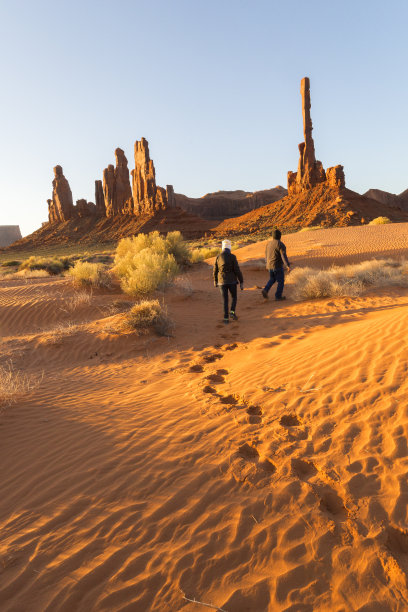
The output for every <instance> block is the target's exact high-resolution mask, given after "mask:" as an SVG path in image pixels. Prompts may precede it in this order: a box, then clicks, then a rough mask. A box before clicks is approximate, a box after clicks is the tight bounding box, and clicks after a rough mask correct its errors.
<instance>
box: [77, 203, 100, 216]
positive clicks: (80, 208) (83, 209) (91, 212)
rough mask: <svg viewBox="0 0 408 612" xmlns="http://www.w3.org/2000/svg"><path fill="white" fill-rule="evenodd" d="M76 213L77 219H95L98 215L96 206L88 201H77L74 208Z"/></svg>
mask: <svg viewBox="0 0 408 612" xmlns="http://www.w3.org/2000/svg"><path fill="white" fill-rule="evenodd" d="M74 212H75V216H76V217H80V218H82V217H94V216H95V215H96V212H97V211H96V206H95V204H94V203H93V202H87V201H86V200H84V199H82V200H77V201H76V205H75V206H74Z"/></svg>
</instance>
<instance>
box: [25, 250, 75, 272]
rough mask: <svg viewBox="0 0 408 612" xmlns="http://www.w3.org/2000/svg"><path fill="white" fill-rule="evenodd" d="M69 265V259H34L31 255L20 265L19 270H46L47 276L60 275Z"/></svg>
mask: <svg viewBox="0 0 408 612" xmlns="http://www.w3.org/2000/svg"><path fill="white" fill-rule="evenodd" d="M70 265H71V259H70V258H69V257H59V258H57V257H36V256H35V255H31V257H29V258H28V259H26V260H24V261H23V262H22V264H20V270H46V271H47V272H48V274H61V273H62V272H63V271H64V270H68V268H69V267H70Z"/></svg>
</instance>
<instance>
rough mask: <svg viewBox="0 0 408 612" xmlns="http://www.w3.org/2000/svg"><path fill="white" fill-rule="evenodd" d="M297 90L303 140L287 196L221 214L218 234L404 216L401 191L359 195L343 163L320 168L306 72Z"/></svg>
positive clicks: (407, 215)
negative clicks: (235, 214)
mask: <svg viewBox="0 0 408 612" xmlns="http://www.w3.org/2000/svg"><path fill="white" fill-rule="evenodd" d="M300 93H301V98H302V115H303V137H304V141H303V142H301V143H300V144H299V163H298V169H297V172H291V171H289V172H288V194H287V196H285V197H283V198H282V199H280V200H277V201H275V202H273V203H268V204H266V205H265V206H261V207H259V208H257V209H256V210H254V211H251V212H248V213H246V214H244V215H241V216H239V217H236V218H235V219H226V220H225V221H223V222H222V223H220V224H219V225H218V226H217V228H216V229H215V232H216V233H217V234H219V235H234V234H235V235H236V234H242V233H255V232H259V231H268V230H270V229H271V228H273V227H274V226H276V225H278V226H279V227H281V228H283V229H284V230H291V229H295V228H300V227H308V226H322V227H333V226H337V227H342V226H347V225H359V224H361V223H367V222H369V221H371V220H372V219H374V218H376V217H379V216H387V217H388V218H389V219H390V220H391V221H407V220H408V211H407V210H406V209H405V207H404V206H403V204H402V202H403V197H404V196H405V192H404V194H401V196H395V198H394V199H392V198H388V199H387V200H386V199H385V198H382V199H381V198H373V197H367V195H363V196H362V195H360V194H359V193H356V192H355V191H352V190H350V189H347V188H346V185H345V177H344V170H343V166H341V165H337V166H334V167H332V168H327V170H325V169H324V167H323V164H322V162H321V161H319V160H317V159H316V156H315V145H314V140H313V137H312V130H313V125H312V119H311V114H310V108H311V99H310V80H309V78H307V77H305V78H303V79H302V81H301V85H300ZM398 198H399V199H398Z"/></svg>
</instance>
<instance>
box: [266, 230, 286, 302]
mask: <svg viewBox="0 0 408 612" xmlns="http://www.w3.org/2000/svg"><path fill="white" fill-rule="evenodd" d="M281 236H282V234H281V232H280V231H279V230H278V229H274V230H273V232H272V240H268V242H267V243H266V252H265V263H266V269H267V270H269V280H268V282H267V283H266V285H265V287H264V289H262V295H263V297H264V298H265V299H267V297H268V293H269V290H270V288H271V287H272V285H273V284H274V283H277V287H276V293H275V300H285V299H286V298H285V296H283V295H282V293H283V287H284V285H285V273H284V270H283V266H284V265H285V266H286V267H287V269H288V272H290V263H289V260H288V258H287V256H286V247H285V245H284V244H283V242H281Z"/></svg>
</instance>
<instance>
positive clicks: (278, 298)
mask: <svg viewBox="0 0 408 612" xmlns="http://www.w3.org/2000/svg"><path fill="white" fill-rule="evenodd" d="M275 300H276V301H277V302H280V301H282V300H286V297H285V296H284V295H282V296H281V297H276V298H275Z"/></svg>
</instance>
